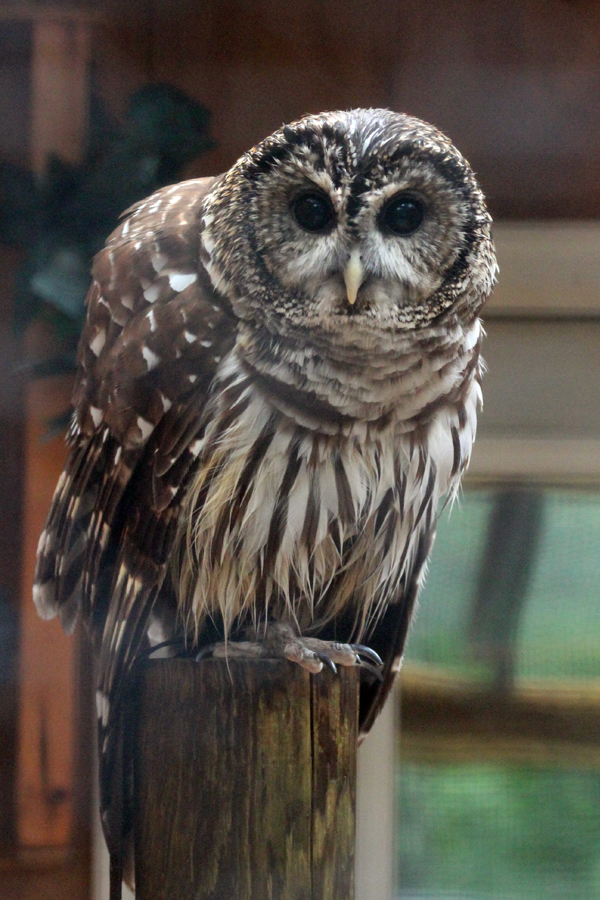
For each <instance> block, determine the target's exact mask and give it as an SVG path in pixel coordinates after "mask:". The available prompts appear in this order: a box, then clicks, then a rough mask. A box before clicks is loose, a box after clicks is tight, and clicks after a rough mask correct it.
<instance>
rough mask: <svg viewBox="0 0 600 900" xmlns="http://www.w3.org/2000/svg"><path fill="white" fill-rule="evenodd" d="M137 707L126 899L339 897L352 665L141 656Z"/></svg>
mask: <svg viewBox="0 0 600 900" xmlns="http://www.w3.org/2000/svg"><path fill="white" fill-rule="evenodd" d="M136 700H137V702H136V707H137V726H136V731H135V739H134V773H135V774H134V798H135V800H134V806H135V812H134V832H135V856H136V900H173V898H174V897H176V898H177V900H352V898H353V897H354V830H355V800H356V744H357V722H358V715H357V712H358V679H357V675H356V671H355V670H348V669H340V673H339V675H334V674H333V673H332V672H329V671H328V670H324V671H323V672H321V673H320V674H319V675H317V676H310V675H309V674H308V673H307V672H305V671H304V670H303V669H301V668H300V667H299V666H294V665H292V664H290V663H288V662H279V661H275V660H263V661H257V662H250V661H240V660H229V661H228V662H227V661H225V660H217V659H207V660H203V661H201V662H199V663H196V662H194V661H192V660H152V661H150V662H148V663H147V664H146V665H145V667H144V670H143V671H142V673H141V676H140V682H139V690H138V693H137V698H136Z"/></svg>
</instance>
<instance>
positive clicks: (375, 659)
mask: <svg viewBox="0 0 600 900" xmlns="http://www.w3.org/2000/svg"><path fill="white" fill-rule="evenodd" d="M350 646H351V647H352V649H353V650H354V652H355V653H358V655H359V656H366V658H367V659H368V660H370V661H371V662H372V663H375V665H376V666H383V660H382V658H381V657H380V655H379V653H375V651H374V650H371V648H370V647H365V645H364V644H350Z"/></svg>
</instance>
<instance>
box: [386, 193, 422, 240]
mask: <svg viewBox="0 0 600 900" xmlns="http://www.w3.org/2000/svg"><path fill="white" fill-rule="evenodd" d="M424 218H425V204H424V203H423V202H422V201H421V200H418V199H417V198H416V197H412V196H410V195H409V194H396V196H395V197H392V199H391V200H388V202H387V203H386V204H385V206H384V207H383V209H382V210H381V213H380V216H379V222H380V224H381V225H382V226H383V227H384V228H385V229H386V230H387V231H391V232H393V233H394V234H399V235H400V236H402V237H405V236H406V235H409V234H413V232H415V231H416V230H417V229H418V228H419V227H420V226H421V224H422V222H423V219H424Z"/></svg>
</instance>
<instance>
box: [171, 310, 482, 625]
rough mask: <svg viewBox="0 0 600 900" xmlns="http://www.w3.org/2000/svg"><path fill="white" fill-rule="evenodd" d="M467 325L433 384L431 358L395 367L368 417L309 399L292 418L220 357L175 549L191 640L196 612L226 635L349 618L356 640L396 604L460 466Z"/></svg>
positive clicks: (471, 333) (474, 368)
mask: <svg viewBox="0 0 600 900" xmlns="http://www.w3.org/2000/svg"><path fill="white" fill-rule="evenodd" d="M480 332H481V329H480V324H479V321H478V320H476V321H475V322H473V323H472V324H471V326H470V328H469V329H468V330H467V333H466V335H464V334H462V332H461V336H462V341H460V342H459V341H457V343H456V345H455V346H454V354H453V356H452V357H451V358H450V359H449V358H448V355H446V356H445V357H444V359H445V366H444V372H443V373H441V374H440V372H439V368H440V367H439V366H438V367H437V368H438V371H437V372H436V373H435V378H434V379H433V383H432V378H431V374H432V367H431V366H429V367H427V366H419V367H418V373H419V374H418V375H416V374H415V373H414V372H412V373H409V372H406V374H405V377H404V379H398V381H397V384H396V396H395V398H394V403H393V405H392V406H391V408H390V410H389V412H388V413H387V414H386V415H384V416H381V417H380V418H379V420H375V421H372V422H369V421H364V420H360V419H356V418H352V417H350V416H348V417H347V418H346V419H344V420H343V421H342V422H341V424H340V423H338V424H337V428H336V427H332V425H331V422H330V421H329V420H328V419H327V418H325V417H324V418H323V420H322V421H320V420H319V412H318V411H315V412H313V413H312V414H311V413H310V411H307V410H308V409H309V404H307V409H298V410H297V411H296V414H294V410H293V409H291V408H290V402H289V401H287V402H286V401H285V400H283V401H282V400H281V398H280V397H274V396H271V397H270V396H268V395H265V393H263V392H261V391H260V389H258V388H257V386H256V384H255V383H254V382H253V380H252V378H250V377H249V376H248V374H247V373H246V372H245V371H244V365H243V362H242V361H241V359H240V354H239V350H234V351H232V353H231V354H230V357H229V358H228V359H226V360H224V363H223V365H222V367H221V369H220V372H219V374H218V376H217V389H216V391H215V400H214V401H213V404H212V408H211V409H210V411H209V414H208V416H207V427H206V430H205V432H204V434H203V436H202V438H200V439H199V440H198V442H197V446H196V448H195V452H197V453H198V456H199V466H198V469H197V471H196V474H195V475H194V478H193V481H192V483H191V486H190V488H189V490H188V493H187V496H186V500H185V502H184V504H183V507H182V513H181V520H180V521H181V525H180V529H179V535H178V539H177V545H176V546H177V551H178V552H177V553H176V554H175V557H174V558H175V560H176V568H175V571H176V573H177V575H176V582H178V594H179V608H180V610H181V612H182V614H183V617H184V621H185V623H186V627H187V630H188V632H189V633H190V634H191V635H192V636H193V635H196V634H198V632H199V631H201V630H202V627H203V625H204V623H205V620H206V617H207V616H210V617H211V618H213V619H214V618H219V619H220V618H221V617H222V621H223V624H224V627H225V631H226V633H227V632H229V631H230V630H231V628H232V626H233V625H234V623H235V622H236V621H238V622H239V621H243V620H244V619H249V620H251V621H252V620H253V621H254V622H255V623H256V624H258V622H259V621H261V620H263V621H264V620H266V619H267V618H268V617H273V618H275V619H283V620H290V621H294V622H295V623H297V625H298V627H299V628H300V629H301V630H306V629H307V628H310V627H311V626H318V625H321V624H323V623H324V622H326V621H328V620H331V619H334V618H336V617H338V616H339V615H340V614H348V613H350V615H351V617H352V620H353V629H354V634H355V635H356V636H357V638H360V637H362V636H363V635H365V634H367V633H368V632H369V627H370V626H372V625H373V623H374V622H376V621H377V619H378V617H379V616H380V615H381V613H382V612H383V611H384V610H385V609H386V607H387V606H388V605H389V604H393V603H395V602H400V601H401V599H402V597H403V596H404V594H405V592H406V587H407V580H408V579H409V578H410V577H411V575H414V574H415V560H416V557H417V555H418V552H419V547H420V544H421V541H422V540H423V537H424V536H428V537H429V536H431V535H432V532H433V530H434V528H435V520H436V517H437V508H438V504H439V501H440V498H441V497H442V496H444V495H446V494H449V495H453V493H454V492H455V491H456V489H457V487H458V484H459V480H460V476H461V474H462V472H463V470H464V468H465V466H466V465H467V463H468V460H469V456H470V452H471V445H472V443H473V440H474V438H475V429H476V414H477V409H478V406H479V404H480V400H481V392H480V386H479V374H480V371H479V360H478V343H479V338H480ZM430 340H432V339H431V336H430ZM432 343H433V344H435V341H434V340H432ZM474 347H476V349H475V351H474ZM433 369H434V370H435V366H434V367H433ZM426 373H428V374H426ZM382 390H384V393H386V394H389V387H388V386H386V388H385V389H382ZM392 395H393V393H392ZM415 407H416V408H415ZM426 407H429V408H430V409H431V411H430V413H429V414H425V415H424V416H422V418H421V417H419V415H418V414H423V411H424V410H425V408H426ZM336 411H337V410H336V408H335V407H332V412H336ZM415 416H416V418H415Z"/></svg>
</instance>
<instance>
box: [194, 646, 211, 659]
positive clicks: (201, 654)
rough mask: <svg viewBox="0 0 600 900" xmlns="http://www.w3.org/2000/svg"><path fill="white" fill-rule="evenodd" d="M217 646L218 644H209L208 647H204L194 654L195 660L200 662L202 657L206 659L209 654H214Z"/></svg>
mask: <svg viewBox="0 0 600 900" xmlns="http://www.w3.org/2000/svg"><path fill="white" fill-rule="evenodd" d="M215 647H216V644H207V645H206V647H202V648H201V649H200V650H198V652H197V653H196V655H195V656H194V662H200V660H201V659H206V658H207V657H208V656H212V655H213V653H214V652H215Z"/></svg>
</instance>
